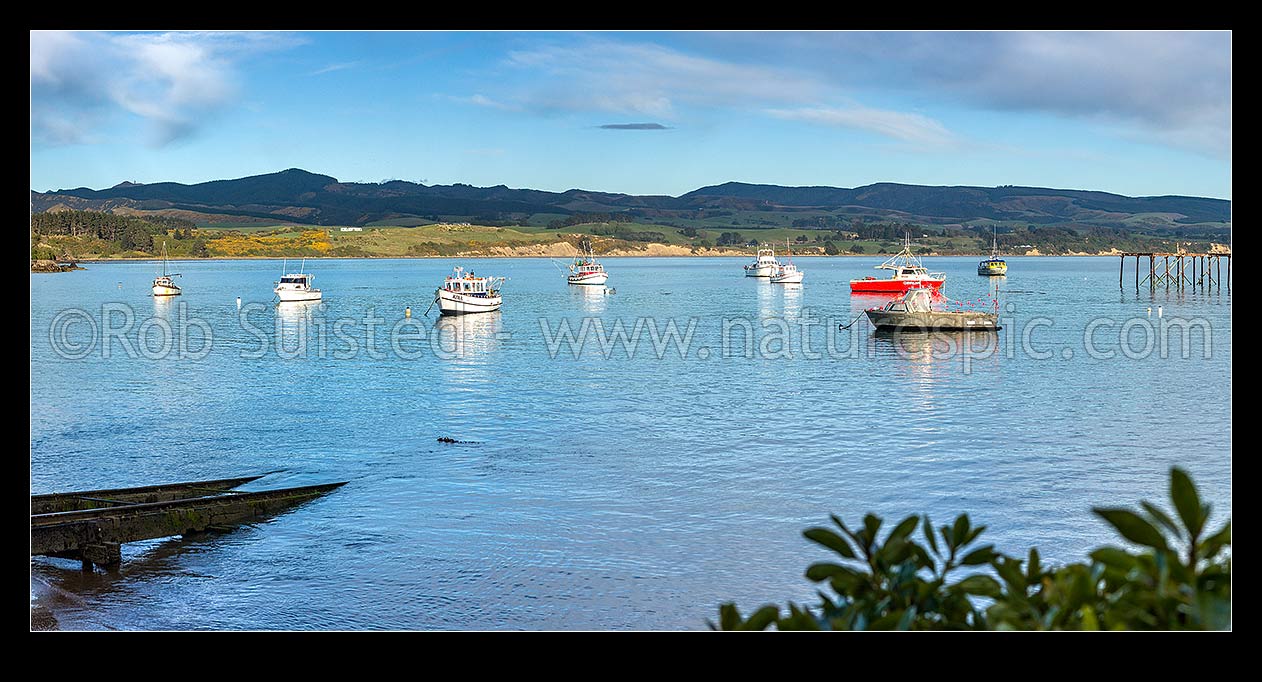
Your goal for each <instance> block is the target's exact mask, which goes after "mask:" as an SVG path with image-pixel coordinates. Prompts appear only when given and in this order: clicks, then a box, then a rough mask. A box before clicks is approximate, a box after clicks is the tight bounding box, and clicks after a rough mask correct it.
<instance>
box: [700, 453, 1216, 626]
mask: <svg viewBox="0 0 1262 682" xmlns="http://www.w3.org/2000/svg"><path fill="white" fill-rule="evenodd" d="M1170 502H1171V507H1172V508H1173V510H1174V512H1175V513H1173V514H1171V513H1167V512H1166V511H1163V510H1162V509H1161V508H1159V507H1157V506H1156V505H1154V504H1151V503H1149V502H1141V503H1140V505H1139V509H1138V510H1129V509H1114V508H1100V507H1097V508H1094V509H1093V511H1094V512H1095V514H1096V515H1097V516H1099V517H1101V518H1102V519H1104V520H1105V521H1106V522H1107V523H1108V524H1109V525H1111V526H1112V527H1113V528H1114V530H1116V531H1117V532H1118V533H1119V534H1120V535H1121V536H1122V538H1124V539H1126V540H1127V541H1129V542H1130V543H1131V546H1132V547H1139V548H1140V549H1127V548H1123V547H1116V546H1106V547H1101V548H1099V549H1096V550H1095V551H1093V552H1091V553H1090V555H1089V561H1086V562H1083V563H1073V564H1069V565H1065V566H1059V567H1052V566H1047V565H1045V564H1044V563H1043V562H1042V561H1040V559H1039V553H1038V550H1037V549H1031V550H1029V552H1028V553H1027V554H1026V555H1025V557H1024V558H1021V559H1018V558H1015V557H1011V556H1007V555H1004V554H1002V553H1000V552H998V551H997V550H996V549H995V548H994V546H993V545H989V544H982V543H981V542H980V541H979V538H980V536H981V535H982V532H983V531H984V530H985V529H986V527H985V526H974V525H973V523H972V521H971V520H970V519H969V517H968V515H967V514H961V515H960V516H959V517H957V518H956V519H955V521H954V522H952V523H950V524H944V525H941V526H937V527H935V526H934V525H933V523H932V522H931V521H930V519H929V517H928V516H909V517H907V518H905V519H903V520H902V521H901V522H899V523H898V524H897V525H895V526H894V527H893V528H892V529H890V530H889V531H888V532H887V533H886V534H885V536H884V539H883V540H882V539H880V531H881V528H882V526H883V525H884V523H883V521H882V519H881V518H879V517H877V516H875V515H873V514H868V515H867V516H865V517H863V521H862V523H861V524H859V525H857V526H856V527H853V528H852V527H850V526H847V525H846V524H845V523H843V522H842V520H841V519H840V518H838V517H836V516H832V522H833V526H832V527H818V528H810V529H807V530H806V531H805V532H804V533H803V535H805V536H806V539H808V540H810V541H812V542H814V543H816V544H818V545H821V546H823V547H824V548H825V549H828V550H829V551H831V552H832V553H833V554H834V555H836V556H835V558H834V560H832V561H827V562H820V563H816V564H812V565H811V566H810V567H809V568H807V569H806V578H807V579H808V580H810V581H812V582H815V583H819V584H820V585H821V587H824V588H828V590H831V593H829V592H828V591H825V590H824V589H821V590H819V591H818V592H817V594H818V595H819V603H817V604H814V605H799V604H793V603H790V604H788V607H787V608H781V607H779V606H776V605H768V606H763V607H762V608H760V609H758V610H756V611H754V612H753V613H751V614H750V615H749V616H748V617H746V616H744V615H742V614H741V612H740V611H739V610H738V609H737V607H736V605H735V604H731V603H727V604H723V605H722V606H720V607H719V622H718V624H717V626H716V625H715V624H714V623H711V624H710V626H711V627H712V628H714V627H717V628H719V629H723V630H765V629H767V628H769V627H771V626H775V627H776V628H777V629H779V630H1222V629H1228V628H1230V627H1231V555H1230V550H1229V549H1228V548H1229V547H1230V546H1231V521H1230V520H1228V521H1227V522H1226V523H1225V524H1224V525H1223V526H1222V527H1221V528H1219V529H1217V530H1210V529H1209V528H1207V527H1206V522H1207V520H1208V518H1209V511H1210V507H1209V505H1208V504H1204V503H1202V502H1201V500H1200V496H1199V495H1198V494H1197V492H1196V487H1195V486H1194V485H1193V484H1192V480H1191V478H1189V477H1188V475H1187V473H1185V472H1184V471H1183V470H1182V469H1179V468H1177V467H1176V468H1172V469H1171V470H1170Z"/></svg>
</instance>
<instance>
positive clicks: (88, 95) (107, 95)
mask: <svg viewBox="0 0 1262 682" xmlns="http://www.w3.org/2000/svg"><path fill="white" fill-rule="evenodd" d="M30 35H31V132H32V136H33V137H35V138H36V139H39V140H41V141H43V142H46V143H50V144H68V143H83V142H88V141H94V140H97V139H100V136H101V134H100V129H101V128H103V127H104V126H105V125H106V124H107V123H108V122H109V121H111V120H113V119H115V118H116V117H117V116H118V115H119V114H131V115H134V116H137V117H139V118H140V119H142V120H143V121H145V122H146V123H147V131H148V133H149V135H150V141H151V142H153V143H155V144H158V145H164V144H167V143H169V142H171V141H173V140H177V139H180V138H182V137H186V136H188V135H191V134H193V133H194V132H195V131H196V130H197V128H198V127H199V125H200V124H201V123H202V122H203V121H204V120H206V118H207V117H209V116H212V115H214V114H215V113H216V112H218V111H221V110H223V109H224V108H226V107H227V106H229V105H230V104H232V103H234V102H235V101H236V98H237V95H238V85H237V76H236V68H235V65H236V63H237V62H238V61H240V60H242V59H244V58H247V57H249V56H251V55H254V54H257V53H259V52H262V51H266V50H273V49H281V48H285V47H289V46H292V45H295V44H298V43H299V42H301V39H300V38H297V37H295V36H292V35H287V34H271V33H226V32H192V33H189V32H175V33H136V34H110V33H96V32H82V33H79V32H63V31H32V32H31V34H30Z"/></svg>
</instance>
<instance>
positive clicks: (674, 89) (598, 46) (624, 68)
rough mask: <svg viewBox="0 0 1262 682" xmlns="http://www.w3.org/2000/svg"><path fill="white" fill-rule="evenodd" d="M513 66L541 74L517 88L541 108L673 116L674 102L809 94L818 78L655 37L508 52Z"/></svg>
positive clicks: (815, 91) (529, 104)
mask: <svg viewBox="0 0 1262 682" xmlns="http://www.w3.org/2000/svg"><path fill="white" fill-rule="evenodd" d="M507 63H508V64H509V65H510V66H513V67H517V68H521V69H529V70H532V71H535V72H537V73H538V74H541V75H542V76H543V77H544V81H543V83H542V85H540V86H538V87H536V88H534V89H531V90H528V91H526V92H524V93H521V94H519V95H518V97H517V99H519V100H520V101H521V102H522V104H523V106H524V107H526V108H528V109H531V110H535V111H542V112H552V111H600V112H609V113H619V114H640V115H644V116H649V117H660V118H671V117H674V116H676V115H677V113H678V112H677V105H678V104H698V105H721V106H734V105H740V104H742V103H746V102H750V101H755V102H768V101H786V100H787V101H792V102H801V101H806V100H811V99H813V98H815V97H817V96H819V95H820V94H822V88H821V84H820V83H818V82H816V81H815V80H812V79H810V78H807V77H804V76H803V75H801V74H799V73H796V72H794V71H792V70H787V69H777V68H772V67H766V66H762V65H759V64H745V63H738V62H733V61H724V60H719V59H711V58H708V57H699V56H695V55H689V54H684V53H682V52H679V51H677V50H672V49H670V48H666V47H662V46H660V45H653V44H628V43H616V42H608V41H594V42H588V43H583V44H580V45H570V46H564V47H562V46H543V47H538V48H534V49H530V50H518V51H514V52H511V53H509V56H508V62H507Z"/></svg>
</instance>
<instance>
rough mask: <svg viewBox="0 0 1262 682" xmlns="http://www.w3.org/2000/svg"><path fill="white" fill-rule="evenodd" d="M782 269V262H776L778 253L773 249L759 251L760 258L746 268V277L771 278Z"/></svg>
mask: <svg viewBox="0 0 1262 682" xmlns="http://www.w3.org/2000/svg"><path fill="white" fill-rule="evenodd" d="M779 267H780V261H778V260H776V252H775V251H774V250H773V249H770V248H766V249H758V256H757V257H756V258H755V259H754V262H753V263H749V264H747V265H746V266H745V276H746V277H770V276H772V275H774V274H776V269H777V268H779Z"/></svg>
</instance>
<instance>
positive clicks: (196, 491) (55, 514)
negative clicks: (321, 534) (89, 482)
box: [31, 476, 346, 570]
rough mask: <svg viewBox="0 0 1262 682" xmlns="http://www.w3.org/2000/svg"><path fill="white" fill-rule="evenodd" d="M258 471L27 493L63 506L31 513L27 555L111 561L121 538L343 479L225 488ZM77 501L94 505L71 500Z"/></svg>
mask: <svg viewBox="0 0 1262 682" xmlns="http://www.w3.org/2000/svg"><path fill="white" fill-rule="evenodd" d="M258 478H260V477H258V476H253V477H245V478H239V479H222V480H219V481H200V482H194V483H174V484H167V485H162V486H145V487H144V488H121V489H116V490H99V491H85V492H73V493H59V494H56V495H33V496H32V497H31V509H32V511H34V510H35V509H36V508H37V506H36V500H37V498H38V500H39V507H38V508H39V509H41V510H43V509H50V508H52V509H62V511H48V512H43V513H32V514H31V556H54V557H62V558H70V559H80V560H81V561H82V562H83V567H84V570H90V569H91V568H92V566H93V565H97V566H114V565H117V564H118V563H119V562H120V561H121V560H122V545H123V544H124V543H128V542H136V541H139V540H153V539H156V538H163V537H169V536H173V535H187V534H189V533H195V532H201V531H206V530H215V529H221V528H227V527H231V526H234V525H237V524H240V523H242V522H245V521H249V520H252V519H255V518H259V517H262V516H267V515H270V514H273V513H276V512H279V511H281V510H283V509H285V508H287V507H290V506H293V505H296V504H300V503H302V502H306V501H308V500H311V499H314V498H316V497H319V496H320V495H323V494H325V493H327V492H329V491H331V490H334V489H336V488H339V487H341V486H343V485H345V484H346V482H345V481H343V482H340V483H326V484H321V485H308V486H300V487H295V488H281V489H277V490H263V491H253V492H240V491H234V490H231V489H230V486H229V484H232V483H234V482H238V481H239V482H240V483H236V485H240V484H241V483H244V482H249V481H253V480H257V479H258ZM190 495H192V496H190ZM80 504H98V505H100V506H96V507H88V508H76V507H75V506H72V505H80Z"/></svg>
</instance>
